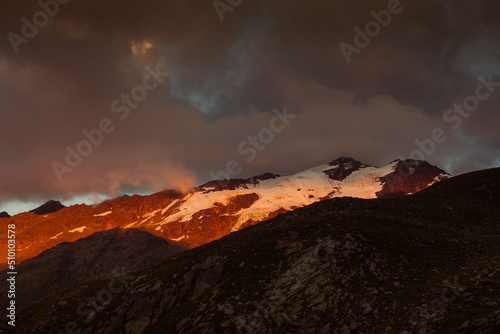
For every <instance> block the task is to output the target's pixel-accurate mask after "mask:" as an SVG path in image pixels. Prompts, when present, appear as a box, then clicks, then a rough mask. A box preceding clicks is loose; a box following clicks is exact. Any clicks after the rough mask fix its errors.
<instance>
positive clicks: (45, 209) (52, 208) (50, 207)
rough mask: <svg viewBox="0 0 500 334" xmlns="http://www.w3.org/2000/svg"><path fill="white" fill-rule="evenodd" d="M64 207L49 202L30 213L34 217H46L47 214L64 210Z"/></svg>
mask: <svg viewBox="0 0 500 334" xmlns="http://www.w3.org/2000/svg"><path fill="white" fill-rule="evenodd" d="M64 208H65V206H64V205H62V204H61V202H59V201H54V200H50V201H48V202H46V203H44V204H42V205H40V206H39V207H38V208H36V209H33V210H31V211H30V212H33V213H34V214H35V215H39V216H42V215H46V214H48V213H53V212H56V211H59V210H61V209H64Z"/></svg>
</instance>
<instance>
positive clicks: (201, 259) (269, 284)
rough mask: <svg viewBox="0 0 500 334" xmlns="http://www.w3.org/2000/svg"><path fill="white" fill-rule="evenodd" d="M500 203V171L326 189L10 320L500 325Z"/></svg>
mask: <svg viewBox="0 0 500 334" xmlns="http://www.w3.org/2000/svg"><path fill="white" fill-rule="evenodd" d="M499 204H500V169H491V170H485V171H480V172H475V173H470V174H466V175H462V176H457V177H454V178H451V179H448V180H444V181H441V182H439V183H438V184H435V185H433V186H431V187H429V188H427V189H425V190H423V191H421V192H419V193H417V194H415V195H411V196H405V197H400V198H395V199H373V200H361V199H353V198H335V199H331V200H326V201H323V202H319V203H315V204H312V205H310V206H307V207H305V208H302V209H298V210H295V211H293V212H289V213H286V214H281V215H278V216H277V217H276V218H273V219H271V220H268V221H266V222H263V223H260V224H257V225H255V226H252V227H248V228H245V229H243V230H241V231H238V232H235V233H232V234H230V235H228V236H226V237H224V238H222V239H220V240H217V241H214V242H211V243H209V244H206V245H203V246H201V247H198V248H196V249H192V250H188V251H185V252H182V253H179V254H177V255H176V256H175V257H171V258H168V259H166V260H164V261H163V262H161V263H160V264H158V265H156V266H155V267H151V268H149V269H146V270H141V271H138V272H133V273H129V274H127V275H125V276H123V277H121V281H120V282H121V284H122V287H123V288H122V289H115V290H114V292H110V291H109V290H110V287H109V286H110V280H109V279H105V280H101V281H93V282H87V283H85V284H81V285H78V286H75V287H73V288H70V289H67V290H65V291H63V292H61V293H58V294H56V295H53V296H50V297H48V298H47V299H45V300H44V301H42V302H39V303H36V304H34V305H31V306H30V307H28V308H26V309H24V310H22V311H21V312H20V313H19V314H18V319H17V326H16V328H15V330H14V331H12V328H9V332H18V333H51V332H52V333H59V332H64V328H65V327H66V329H68V328H70V329H71V330H72V331H73V332H75V333H76V332H78V331H77V329H76V328H79V329H81V333H134V334H137V333H148V334H149V333H343V334H348V333H418V332H421V333H422V332H425V331H426V330H427V332H429V333H430V332H434V333H498V332H500V205H499ZM103 291H104V292H103ZM1 326H3V327H2V329H5V328H6V324H5V323H2V325H1Z"/></svg>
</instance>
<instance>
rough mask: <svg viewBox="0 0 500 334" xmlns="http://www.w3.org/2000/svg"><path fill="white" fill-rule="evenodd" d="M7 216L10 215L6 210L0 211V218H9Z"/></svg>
mask: <svg viewBox="0 0 500 334" xmlns="http://www.w3.org/2000/svg"><path fill="white" fill-rule="evenodd" d="M9 217H10V215H9V214H8V213H7V212H5V211H3V212H0V218H9Z"/></svg>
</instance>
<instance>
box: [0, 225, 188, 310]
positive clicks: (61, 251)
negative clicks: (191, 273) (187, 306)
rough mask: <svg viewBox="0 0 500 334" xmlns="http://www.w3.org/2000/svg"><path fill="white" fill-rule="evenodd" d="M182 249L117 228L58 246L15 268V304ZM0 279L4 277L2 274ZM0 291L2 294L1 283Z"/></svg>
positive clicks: (137, 266)
mask: <svg viewBox="0 0 500 334" xmlns="http://www.w3.org/2000/svg"><path fill="white" fill-rule="evenodd" d="M183 249H184V248H183V247H182V246H180V245H178V244H176V243H173V242H169V241H167V240H165V239H162V238H159V237H155V236H153V235H152V234H150V233H148V232H145V231H140V230H137V229H127V230H123V229H119V228H114V229H112V230H108V231H102V232H96V233H94V234H92V235H90V236H88V237H86V238H83V239H79V240H77V241H75V242H71V243H68V242H64V243H61V244H59V245H57V246H55V247H53V248H50V249H48V250H46V251H44V252H43V253H41V254H39V255H38V256H36V257H34V258H32V259H29V260H27V261H24V262H23V263H21V264H19V265H17V266H16V271H17V272H18V273H19V275H18V276H17V281H16V284H17V286H18V291H17V294H16V305H17V307H23V306H26V305H28V304H30V303H33V302H35V301H38V300H39V299H41V298H43V297H45V296H47V295H50V294H53V293H56V292H58V291H61V290H63V289H65V288H68V287H70V286H73V285H75V284H77V283H81V282H85V281H89V280H96V279H102V278H110V277H113V276H114V275H115V276H116V274H117V273H119V274H120V275H121V274H122V273H124V272H128V271H132V270H137V269H141V268H146V267H148V266H150V265H152V264H154V263H156V262H158V261H160V260H163V259H165V258H167V257H168V256H170V255H172V254H174V253H177V252H179V251H181V250H183ZM0 276H2V277H5V276H7V275H6V271H3V272H0ZM0 288H1V291H6V282H5V281H4V280H2V282H0ZM4 302H6V300H2V303H1V304H0V305H1V307H2V308H3V307H4V306H5V307H6V305H4Z"/></svg>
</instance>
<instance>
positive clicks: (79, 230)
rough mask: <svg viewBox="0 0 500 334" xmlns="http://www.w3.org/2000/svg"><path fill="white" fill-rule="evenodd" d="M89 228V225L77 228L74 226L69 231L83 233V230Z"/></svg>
mask: <svg viewBox="0 0 500 334" xmlns="http://www.w3.org/2000/svg"><path fill="white" fill-rule="evenodd" d="M86 228H87V226H80V227H77V228H74V229H72V230H69V231H68V232H69V233H74V232H80V233H83V231H84V230H85V229H86Z"/></svg>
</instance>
